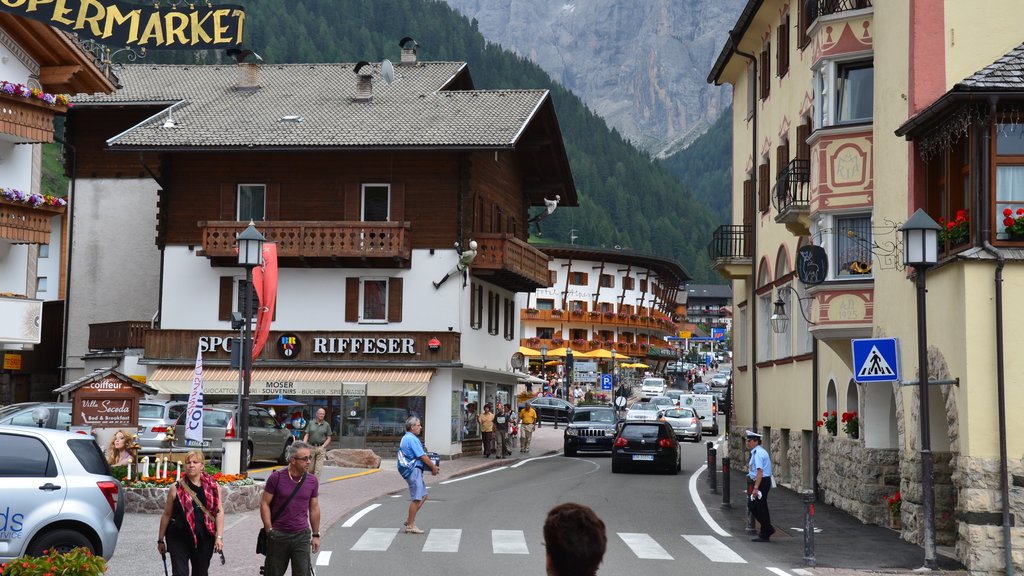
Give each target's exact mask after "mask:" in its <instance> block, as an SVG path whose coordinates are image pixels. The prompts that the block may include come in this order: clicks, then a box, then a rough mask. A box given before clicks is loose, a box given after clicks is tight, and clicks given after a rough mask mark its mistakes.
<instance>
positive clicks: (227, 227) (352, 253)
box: [199, 221, 412, 267]
mask: <svg viewBox="0 0 1024 576" xmlns="http://www.w3.org/2000/svg"><path fill="white" fill-rule="evenodd" d="M199 226H200V227H201V228H202V229H203V255H205V256H206V257H208V258H211V259H230V260H231V261H234V259H235V254H236V251H235V248H236V240H235V238H236V236H237V235H238V234H239V233H241V232H242V230H244V229H245V227H246V226H248V223H246V222H200V223H199ZM256 227H257V228H258V229H259V231H260V232H261V233H262V234H263V235H264V236H265V237H266V238H267V241H268V242H275V243H277V257H278V262H279V264H280V265H281V266H295V265H310V264H313V265H315V264H316V262H317V261H322V262H325V263H330V264H331V265H335V266H358V267H365V266H368V265H374V264H377V265H381V266H396V267H403V266H407V265H408V264H409V260H410V258H411V257H412V248H411V246H410V238H409V223H408V222H315V221H311V222H304V221H300V222H284V221H268V222H259V223H257V224H256Z"/></svg>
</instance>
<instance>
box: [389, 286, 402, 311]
mask: <svg viewBox="0 0 1024 576" xmlns="http://www.w3.org/2000/svg"><path fill="white" fill-rule="evenodd" d="M401 321H402V279H401V278H391V279H390V280H389V281H388V322H401Z"/></svg>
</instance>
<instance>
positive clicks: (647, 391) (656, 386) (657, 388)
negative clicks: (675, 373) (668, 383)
mask: <svg viewBox="0 0 1024 576" xmlns="http://www.w3.org/2000/svg"><path fill="white" fill-rule="evenodd" d="M664 392H665V379H664V378H644V381H643V384H642V385H641V386H640V396H641V397H642V398H654V397H655V396H662V395H663V394H664Z"/></svg>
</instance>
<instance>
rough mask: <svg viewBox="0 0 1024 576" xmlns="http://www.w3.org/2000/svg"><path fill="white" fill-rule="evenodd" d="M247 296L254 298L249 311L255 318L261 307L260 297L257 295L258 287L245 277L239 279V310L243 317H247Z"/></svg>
mask: <svg viewBox="0 0 1024 576" xmlns="http://www.w3.org/2000/svg"><path fill="white" fill-rule="evenodd" d="M247 298H252V308H250V309H249V311H250V312H251V318H252V319H254V320H255V319H256V313H257V312H259V309H260V299H259V297H258V296H257V295H256V289H255V288H253V287H252V285H251V284H249V283H248V282H246V281H245V280H244V279H241V280H239V281H238V299H237V300H236V301H237V302H238V312H239V313H240V314H242V317H243V318H244V317H245V304H246V299H247Z"/></svg>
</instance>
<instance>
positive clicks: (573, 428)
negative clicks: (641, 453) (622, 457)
mask: <svg viewBox="0 0 1024 576" xmlns="http://www.w3.org/2000/svg"><path fill="white" fill-rule="evenodd" d="M618 420H619V419H618V416H617V415H616V414H615V408H612V407H611V406H580V407H578V408H576V410H574V411H573V413H572V418H571V419H570V420H569V424H567V425H566V427H565V433H564V434H563V435H562V438H563V440H562V446H563V447H564V449H565V455H566V456H575V455H576V452H611V450H612V443H613V442H614V441H615V432H616V428H617V425H618Z"/></svg>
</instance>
